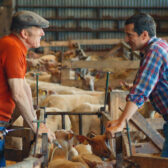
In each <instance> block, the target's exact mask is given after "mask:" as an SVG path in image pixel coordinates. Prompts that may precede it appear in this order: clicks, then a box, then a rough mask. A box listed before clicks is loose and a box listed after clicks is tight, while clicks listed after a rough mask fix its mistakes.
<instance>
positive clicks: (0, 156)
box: [0, 127, 6, 167]
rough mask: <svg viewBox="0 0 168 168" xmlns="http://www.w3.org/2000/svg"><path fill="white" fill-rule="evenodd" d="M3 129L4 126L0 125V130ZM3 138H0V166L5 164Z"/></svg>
mask: <svg viewBox="0 0 168 168" xmlns="http://www.w3.org/2000/svg"><path fill="white" fill-rule="evenodd" d="M4 129H5V127H0V131H3V130H4ZM4 138H5V137H4ZM4 138H3V139H0V167H5V166H6V161H5V155H4V150H5V139H4Z"/></svg>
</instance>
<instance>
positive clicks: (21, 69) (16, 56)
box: [4, 46, 25, 79]
mask: <svg viewBox="0 0 168 168" xmlns="http://www.w3.org/2000/svg"><path fill="white" fill-rule="evenodd" d="M4 54H5V63H4V67H5V73H6V75H7V78H8V79H9V78H24V76H25V58H24V55H23V53H22V51H21V50H20V49H19V48H17V47H14V46H12V47H11V46H10V47H9V48H8V49H6V50H5V51H4Z"/></svg>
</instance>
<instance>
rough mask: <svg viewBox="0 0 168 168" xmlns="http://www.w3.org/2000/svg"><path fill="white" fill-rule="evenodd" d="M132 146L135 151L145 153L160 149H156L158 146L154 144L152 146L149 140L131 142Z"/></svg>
mask: <svg viewBox="0 0 168 168" xmlns="http://www.w3.org/2000/svg"><path fill="white" fill-rule="evenodd" d="M132 146H134V149H135V152H136V153H144V154H145V153H146V154H156V153H160V151H159V150H158V148H156V146H154V145H153V144H152V143H150V142H144V143H135V144H132Z"/></svg>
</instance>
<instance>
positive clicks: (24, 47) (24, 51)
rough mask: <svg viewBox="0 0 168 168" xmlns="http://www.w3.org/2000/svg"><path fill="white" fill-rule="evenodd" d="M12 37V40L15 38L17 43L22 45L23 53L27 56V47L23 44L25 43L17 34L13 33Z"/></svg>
mask: <svg viewBox="0 0 168 168" xmlns="http://www.w3.org/2000/svg"><path fill="white" fill-rule="evenodd" d="M10 36H11V37H12V38H14V39H15V40H16V41H17V43H19V44H20V46H21V48H22V51H23V54H24V55H26V54H27V48H26V46H25V45H24V44H23V42H22V41H21V40H20V39H19V38H18V37H17V36H16V35H15V34H13V33H11V34H10Z"/></svg>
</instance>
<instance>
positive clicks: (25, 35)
mask: <svg viewBox="0 0 168 168" xmlns="http://www.w3.org/2000/svg"><path fill="white" fill-rule="evenodd" d="M20 35H21V37H22V38H23V39H27V38H28V35H29V34H28V32H27V31H26V29H22V30H21V32H20Z"/></svg>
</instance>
